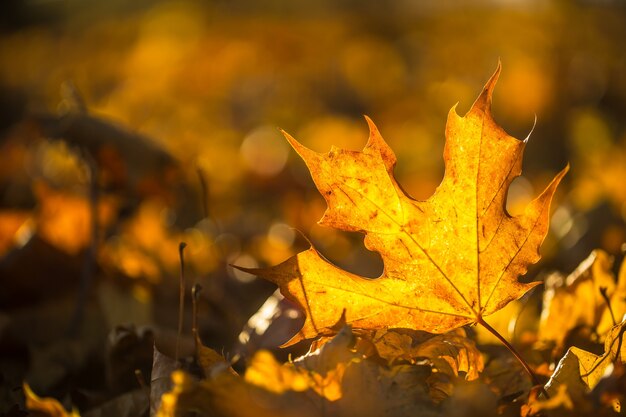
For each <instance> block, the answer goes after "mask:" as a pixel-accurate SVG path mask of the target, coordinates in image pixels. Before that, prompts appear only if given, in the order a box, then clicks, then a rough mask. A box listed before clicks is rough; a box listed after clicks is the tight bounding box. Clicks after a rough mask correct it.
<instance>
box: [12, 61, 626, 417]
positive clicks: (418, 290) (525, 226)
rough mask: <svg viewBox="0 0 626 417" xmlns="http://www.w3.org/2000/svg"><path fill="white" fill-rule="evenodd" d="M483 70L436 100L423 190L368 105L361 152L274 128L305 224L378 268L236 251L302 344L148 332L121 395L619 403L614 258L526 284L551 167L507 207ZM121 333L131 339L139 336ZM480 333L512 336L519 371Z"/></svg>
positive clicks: (309, 411)
mask: <svg viewBox="0 0 626 417" xmlns="http://www.w3.org/2000/svg"><path fill="white" fill-rule="evenodd" d="M499 74H500V67H499V66H498V69H497V70H496V72H495V74H494V75H493V76H492V77H491V79H490V80H489V81H488V82H487V84H486V86H485V88H484V90H483V91H482V93H481V94H480V95H479V97H478V99H477V100H476V101H475V102H474V104H473V106H472V107H471V109H470V110H469V112H468V113H467V114H466V115H465V116H462V117H461V116H459V115H458V114H457V112H456V107H453V108H452V110H451V111H450V113H449V115H448V121H447V125H446V145H445V150H444V161H445V175H444V177H443V180H442V182H441V184H440V186H439V187H438V188H437V190H436V191H435V193H434V194H433V195H432V196H431V197H430V198H428V199H427V200H425V201H417V200H414V199H413V198H411V197H410V196H409V195H408V194H407V193H406V192H405V191H404V190H403V188H402V186H401V185H400V184H399V183H398V182H396V179H395V178H394V174H393V169H394V167H395V165H396V156H395V154H394V152H393V151H392V149H391V148H390V147H389V146H388V145H387V143H386V142H385V141H384V140H383V138H382V135H381V134H380V132H379V131H378V129H377V127H376V126H375V125H374V123H373V122H372V121H371V120H370V119H369V118H366V120H367V123H368V125H369V132H370V134H369V140H368V141H367V144H366V145H365V147H364V148H363V150H362V151H348V150H343V149H338V148H332V149H331V150H330V152H328V153H325V154H320V153H317V152H315V151H312V150H310V149H308V148H306V147H305V146H303V145H302V144H300V143H299V142H298V141H296V140H295V139H294V138H293V137H291V136H290V135H288V134H286V133H285V136H286V138H287V141H288V142H289V143H290V144H291V146H292V147H293V148H294V149H295V151H296V152H297V153H298V154H299V155H300V156H301V157H302V159H303V160H304V162H305V164H306V165H307V167H308V168H309V171H310V173H311V176H312V179H313V181H314V183H315V185H316V187H317V189H318V190H319V192H320V193H321V195H322V196H323V197H324V199H325V200H326V203H327V206H328V207H327V210H326V212H325V213H324V215H323V217H322V219H321V220H320V223H321V224H322V225H324V226H329V227H332V228H336V229H339V230H342V231H348V232H360V233H363V234H364V235H365V246H366V247H367V248H368V249H369V250H372V251H375V252H377V253H379V254H380V256H381V258H382V261H383V264H384V270H383V273H382V275H381V276H380V277H379V278H375V279H370V278H364V277H361V276H359V275H356V274H353V273H351V272H348V271H345V270H343V269H341V268H339V267H337V266H335V265H333V264H332V263H331V262H329V261H328V260H326V259H325V258H324V256H323V255H322V254H321V253H320V252H318V250H317V249H315V247H313V246H311V247H310V248H309V249H308V250H305V251H303V252H300V253H298V254H296V255H294V256H292V257H290V258H288V259H287V260H285V261H284V262H282V263H280V264H279V265H276V266H270V267H265V268H247V267H244V266H237V265H235V267H236V268H238V269H239V270H241V271H244V272H248V273H250V274H254V275H258V276H260V277H262V278H264V279H266V280H268V281H270V282H272V283H274V284H276V285H277V286H278V288H279V289H280V292H281V293H282V296H278V295H274V296H273V297H274V299H275V300H277V301H276V304H275V311H274V313H273V314H274V315H273V316H271V320H270V321H271V322H273V323H278V322H280V321H281V320H287V319H286V318H285V317H286V314H285V312H286V311H291V310H290V309H292V308H294V307H295V308H296V310H297V311H299V312H300V314H303V315H304V323H303V324H302V325H301V326H300V328H299V329H298V328H296V329H295V331H294V332H292V333H291V334H288V336H289V337H290V339H289V340H288V341H287V340H286V343H285V344H284V345H283V347H284V348H287V347H293V346H306V347H308V352H307V353H304V354H301V355H299V356H294V357H290V358H289V359H288V360H286V361H283V360H279V359H277V357H276V356H275V355H274V354H273V353H272V352H270V351H269V350H267V349H251V351H245V349H244V350H242V351H241V352H239V353H237V354H234V353H231V352H224V351H222V352H217V351H215V350H213V349H210V348H208V347H207V346H205V345H204V344H203V342H202V340H201V336H200V335H199V333H198V332H197V327H196V324H194V329H193V337H192V338H191V342H190V346H191V348H190V349H188V352H190V354H189V355H188V356H187V357H185V358H184V359H183V358H178V357H176V358H173V357H172V356H171V355H170V354H166V353H164V352H161V351H160V350H159V349H158V348H157V347H154V348H153V351H152V368H151V377H150V380H149V381H143V382H142V379H141V378H142V375H141V373H138V374H137V375H138V379H139V381H140V383H141V384H140V385H142V386H141V388H140V389H138V390H135V391H130V392H127V393H126V394H124V395H125V397H124V400H123V401H124V404H129V403H133V404H139V405H138V406H137V407H135V408H132V409H133V411H134V412H136V413H137V414H136V415H145V414H147V413H150V414H151V415H156V416H159V417H178V416H186V415H207V416H285V417H289V416H346V417H347V416H354V415H358V416H491V415H494V416H495V415H505V416H519V415H521V416H539V415H547V416H592V415H593V416H605V415H606V416H610V415H619V413H620V412H621V407H622V404H623V401H624V400H625V398H624V395H625V394H626V373H625V369H626V368H625V365H624V361H626V347H625V346H624V343H623V342H622V339H623V337H624V332H625V331H626V322H625V321H622V317H623V316H624V314H626V267H622V268H621V269H620V272H619V273H618V274H617V277H615V276H614V273H613V260H612V258H611V257H610V256H609V255H608V254H606V253H605V252H603V251H601V250H598V251H594V252H593V253H591V254H590V256H589V258H588V259H587V260H586V261H584V262H583V263H582V264H581V265H580V267H579V268H578V269H576V270H575V271H573V272H571V274H569V275H568V276H564V275H560V274H557V273H555V274H553V275H550V276H549V277H548V278H547V279H546V282H545V288H544V290H543V293H541V292H540V291H537V290H534V291H533V289H535V288H537V287H538V285H540V284H541V282H539V281H535V282H525V281H522V280H520V277H522V276H523V275H524V274H525V273H526V272H527V271H528V269H529V267H530V266H531V265H532V264H534V263H536V262H537V261H538V260H539V258H540V253H539V251H540V246H541V244H542V242H543V240H544V238H545V237H546V235H547V233H548V230H549V218H550V215H551V210H550V205H551V202H552V200H553V198H554V196H555V193H556V192H557V186H558V184H559V182H560V181H561V179H562V178H563V177H564V175H565V174H566V172H567V170H568V167H566V168H565V169H563V170H562V171H561V172H560V173H558V174H556V176H555V177H554V178H553V179H552V180H551V181H550V182H549V183H548V184H547V186H546V188H545V190H544V191H543V192H541V193H540V194H539V195H538V196H537V197H536V198H535V199H533V200H532V201H530V202H529V203H528V204H527V206H526V207H525V209H524V210H523V211H522V212H521V213H520V214H517V215H511V214H509V213H508V211H507V209H506V202H507V194H508V191H509V187H510V185H511V183H512V182H513V180H514V179H515V178H516V177H518V176H519V175H520V173H521V167H522V158H523V152H524V148H525V146H526V143H527V140H528V139H526V140H519V139H516V138H514V137H512V136H509V135H508V134H507V133H506V132H505V131H504V130H503V129H502V128H501V127H500V126H499V125H498V124H497V123H496V122H495V120H494V119H493V117H492V114H491V99H492V94H493V91H494V88H495V85H496V82H497V79H498V76H499ZM522 279H523V278H522ZM194 291H195V290H194ZM194 297H195V296H194ZM282 297H284V299H282ZM533 297H534V301H535V302H536V301H539V300H538V298H542V299H541V308H535V307H533ZM196 301H197V300H196V298H194V317H193V319H194V321H195V320H197V312H196V309H197V308H198V305H197V304H196ZM534 305H538V303H535V304H534ZM281 308H282V310H281ZM281 312H282V313H283V314H282V315H281ZM194 323H195V322H194ZM270 325H272V324H270ZM511 328H513V330H514V331H513V332H510V331H509V330H510V329H511ZM120 332H121V333H120V334H122V333H123V334H124V336H123V337H126V338H134V339H133V340H134V341H135V342H137V341H138V340H142V338H143V337H144V336H145V334H141V333H140V332H139V331H138V330H137V329H134V328H131V329H120ZM261 333H262V332H261ZM121 337H122V336H120V338H121ZM494 337H496V338H500V339H502V338H505V339H506V338H507V337H508V338H511V340H510V343H511V344H512V345H514V346H515V348H516V349H517V350H519V352H520V354H521V356H522V357H523V358H524V359H525V361H526V362H527V364H528V367H529V370H530V372H531V373H532V374H533V377H532V378H531V377H530V376H529V375H528V374H527V373H525V370H524V368H523V366H522V365H521V364H520V363H519V362H518V361H517V359H516V358H515V356H514V354H513V353H512V352H510V351H509V350H507V349H506V348H505V347H504V345H503V344H502V343H501V342H504V343H506V342H505V341H503V340H500V341H497V340H496V342H495V343H494V342H493V341H494ZM188 341H189V339H188ZM178 342H179V341H177V348H176V351H177V352H178ZM244 344H245V343H244ZM177 354H178V353H177ZM535 383H537V384H535ZM23 391H24V393H25V396H26V397H25V398H26V403H25V405H26V407H27V408H28V409H29V410H31V411H32V412H33V413H35V414H36V415H44V416H65V415H67V416H69V415H73V414H72V413H77V412H76V411H73V412H71V413H70V412H69V411H65V409H64V408H63V406H61V405H60V404H59V403H58V402H56V401H55V400H53V399H50V398H43V399H42V398H40V397H38V396H37V394H36V393H34V392H33V391H32V389H31V388H30V387H29V385H28V384H25V385H24V387H23ZM120 398H121V397H120ZM148 399H149V402H148ZM117 401H121V400H117ZM120 404H121V402H120ZM148 404H149V410H150V411H148V407H147V405H148ZM142 406H143V408H142ZM110 407H112V408H109V409H106V410H108V412H109V413H111V412H112V411H111V410H114V407H115V404H113V405H110ZM103 410H105V408H103V409H100V410H99V411H98V412H97V413H91V414H89V413H87V414H86V415H105V414H103V413H106V412H107V411H103ZM126 410H128V407H127V408H126ZM37 413H38V414H37ZM98 413H100V414H98ZM125 413H127V414H124V415H129V416H130V415H133V414H128V413H129V412H128V411H125Z"/></svg>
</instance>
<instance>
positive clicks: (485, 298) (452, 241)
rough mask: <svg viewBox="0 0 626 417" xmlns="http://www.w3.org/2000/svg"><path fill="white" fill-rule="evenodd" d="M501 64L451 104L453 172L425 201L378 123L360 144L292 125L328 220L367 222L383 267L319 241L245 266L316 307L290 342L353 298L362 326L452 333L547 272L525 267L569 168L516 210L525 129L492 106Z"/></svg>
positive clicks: (335, 316) (355, 227) (370, 244)
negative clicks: (265, 264)
mask: <svg viewBox="0 0 626 417" xmlns="http://www.w3.org/2000/svg"><path fill="white" fill-rule="evenodd" d="M499 74H500V65H498V68H497V70H496V71H495V73H494V75H493V76H492V77H491V79H490V80H489V81H488V82H487V84H486V86H485V88H484V90H483V91H482V93H481V94H480V96H479V97H478V99H477V100H476V101H475V102H474V104H473V105H472V108H471V109H470V111H469V112H468V113H467V114H466V115H465V116H464V117H460V116H459V115H458V114H457V113H456V110H455V109H456V106H455V107H453V108H452V109H451V111H450V113H449V115H448V121H447V125H446V146H445V150H444V160H445V169H446V172H445V176H444V178H443V181H442V183H441V184H440V185H439V187H438V188H437V190H436V192H435V193H434V195H433V196H431V197H430V198H429V199H428V200H426V201H417V200H414V199H412V198H411V197H409V196H408V195H407V194H406V193H405V192H404V191H403V190H402V188H401V187H400V185H399V184H398V183H397V182H396V180H395V178H394V176H393V168H394V166H395V164H396V157H395V155H394V153H393V151H392V150H391V148H390V147H389V146H388V145H387V143H386V142H385V141H384V140H383V138H382V136H381V135H380V133H379V132H378V129H377V128H376V126H375V125H374V123H373V122H372V121H371V120H370V119H369V118H367V117H366V119H367V122H368V124H369V129H370V135H369V141H368V142H367V144H366V145H365V148H364V149H363V150H362V151H348V150H343V149H337V148H335V147H332V148H331V150H330V152H328V153H326V154H320V153H317V152H314V151H312V150H310V149H308V148H306V147H304V146H303V145H301V144H300V143H299V142H297V141H296V140H295V139H294V138H292V137H291V136H289V135H288V134H286V133H285V136H286V138H287V140H288V141H289V143H290V144H291V145H292V146H293V148H294V149H295V150H296V152H298V154H299V155H300V156H301V157H302V159H303V160H304V162H305V163H306V165H307V166H308V168H309V170H310V172H311V175H312V178H313V181H314V182H315V185H316V186H317V188H318V190H319V191H320V193H321V194H322V195H323V196H324V198H325V199H326V202H327V204H328V208H327V210H326V212H325V214H324V216H323V217H322V219H321V220H320V224H322V225H325V226H331V227H334V228H337V229H341V230H346V231H358V232H362V233H364V234H365V246H366V247H367V248H368V249H369V250H373V251H376V252H378V253H380V255H381V257H382V259H383V263H384V272H383V274H382V276H381V277H379V278H377V279H365V278H362V277H360V276H358V275H355V274H352V273H349V272H346V271H344V270H342V269H339V268H337V267H336V266H334V265H332V264H331V263H329V262H328V261H327V260H325V259H324V258H323V257H322V256H321V255H320V254H319V253H318V252H317V251H316V250H315V248H313V247H311V248H310V249H308V250H306V251H304V252H301V253H299V254H297V255H295V256H293V257H292V258H290V259H288V260H286V261H285V262H283V263H282V264H280V265H277V266H274V267H270V268H264V269H245V268H241V269H243V270H246V271H248V272H251V273H254V274H257V275H259V276H261V277H263V278H265V279H267V280H269V281H272V282H274V283H276V284H278V285H279V287H280V289H281V292H282V293H283V294H284V295H285V297H287V298H289V299H291V300H293V301H295V302H296V303H298V304H299V305H300V306H301V307H302V309H303V310H304V311H305V312H306V321H305V323H304V326H303V327H302V330H301V331H300V332H299V333H298V335H296V336H295V337H294V338H293V339H292V340H291V341H290V342H288V344H292V343H295V342H297V341H299V340H302V339H305V338H312V337H316V336H318V335H320V334H326V333H333V332H334V330H333V325H334V324H335V323H336V322H337V321H338V320H339V318H340V317H341V315H342V311H343V310H344V309H345V319H346V323H348V324H350V325H352V326H353V327H355V328H367V329H380V328H411V329H419V330H426V331H429V332H435V333H443V332H446V331H448V330H450V329H453V328H456V327H459V326H462V325H465V324H468V323H481V322H483V323H484V321H483V317H484V316H487V315H489V314H491V313H494V312H495V311H497V310H498V309H500V308H502V307H503V306H504V305H506V304H507V303H508V302H510V301H512V300H515V299H517V298H519V297H521V296H522V295H523V294H525V293H526V292H527V291H528V290H530V289H531V288H533V287H534V286H535V285H536V284H537V283H530V284H525V283H521V282H519V281H518V277H519V276H520V275H522V274H524V273H526V271H527V268H528V265H530V264H532V263H535V262H537V261H538V260H539V258H540V255H539V252H538V250H539V246H540V244H541V242H542V241H543V239H544V237H545V235H546V233H547V231H548V223H549V211H550V210H549V207H550V202H551V200H552V196H553V195H554V192H555V190H556V187H557V185H558V183H559V182H560V180H561V178H562V177H563V176H564V175H565V173H566V172H567V169H568V168H567V167H566V168H565V169H563V170H562V171H561V172H560V173H559V174H558V175H557V176H556V177H555V178H554V179H553V180H552V182H551V183H550V184H549V185H548V186H547V188H546V189H545V190H544V191H543V192H542V193H541V194H540V195H539V196H538V197H537V198H535V199H534V200H533V201H532V202H530V203H529V204H528V206H527V207H526V209H525V211H524V212H523V213H522V214H520V215H518V216H514V217H512V216H511V215H509V214H508V213H507V211H506V208H505V204H506V197H507V191H508V188H509V185H510V184H511V182H512V181H513V179H514V178H515V177H517V176H519V175H520V173H521V165H522V155H523V151H524V148H525V146H526V141H525V140H518V139H516V138H514V137H512V136H509V135H508V134H507V133H506V132H505V131H504V130H503V129H502V128H501V127H500V126H498V124H497V123H496V122H495V121H494V119H493V117H492V115H491V110H490V108H491V97H492V93H493V89H494V86H495V84H496V81H497V79H498V76H499Z"/></svg>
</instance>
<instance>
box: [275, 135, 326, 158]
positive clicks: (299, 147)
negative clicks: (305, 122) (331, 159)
mask: <svg viewBox="0 0 626 417" xmlns="http://www.w3.org/2000/svg"><path fill="white" fill-rule="evenodd" d="M280 133H282V134H283V136H284V137H285V139H287V142H289V144H290V145H291V147H292V148H293V149H294V150H295V151H296V152H297V153H298V155H300V157H301V158H302V159H304V162H307V161H310V160H311V159H316V158H319V154H318V153H317V152H315V151H313V150H311V149H309V148H307V147H306V146H304V145H303V144H301V143H300V142H298V141H297V140H296V139H295V138H294V137H293V136H291V135H290V134H289V133H287V132H286V131H284V130H283V129H280Z"/></svg>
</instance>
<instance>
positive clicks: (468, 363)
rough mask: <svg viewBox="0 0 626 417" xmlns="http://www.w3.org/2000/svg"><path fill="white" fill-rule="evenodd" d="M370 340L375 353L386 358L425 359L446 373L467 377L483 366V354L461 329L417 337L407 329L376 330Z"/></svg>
mask: <svg viewBox="0 0 626 417" xmlns="http://www.w3.org/2000/svg"><path fill="white" fill-rule="evenodd" d="M379 332H380V333H382V334H377V335H376V339H375V341H374V344H375V346H376V349H377V351H378V353H379V355H380V356H381V357H383V358H385V359H387V360H389V361H390V362H393V361H395V360H398V359H405V360H415V359H427V360H428V361H429V362H430V363H431V366H432V367H433V368H434V369H436V370H437V371H438V372H443V373H446V374H448V375H450V376H459V372H462V373H464V374H465V379H467V380H469V381H471V380H474V379H476V378H478V376H479V374H480V372H482V370H483V369H484V363H483V357H482V354H481V353H480V351H479V350H478V349H477V348H476V344H475V343H474V341H473V340H471V339H469V338H468V337H467V335H466V333H465V330H463V329H454V330H452V331H450V332H448V333H445V334H442V335H437V336H434V337H430V338H429V339H427V340H420V339H419V337H417V338H416V337H412V336H413V335H412V334H410V333H407V332H404V333H400V332H398V331H395V330H387V331H379Z"/></svg>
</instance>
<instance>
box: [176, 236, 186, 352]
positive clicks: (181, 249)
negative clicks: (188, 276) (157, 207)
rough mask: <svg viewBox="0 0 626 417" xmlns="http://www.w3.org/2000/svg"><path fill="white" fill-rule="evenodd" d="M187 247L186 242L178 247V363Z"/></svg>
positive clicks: (183, 306) (183, 310)
mask: <svg viewBox="0 0 626 417" xmlns="http://www.w3.org/2000/svg"><path fill="white" fill-rule="evenodd" d="M186 247H187V244H186V243H185V242H180V244H179V245H178V256H179V257H180V289H179V295H180V298H179V302H178V336H177V337H176V353H175V354H174V359H175V360H176V362H178V355H179V353H180V339H181V337H182V335H183V314H184V312H185V257H184V250H185V248H186Z"/></svg>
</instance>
